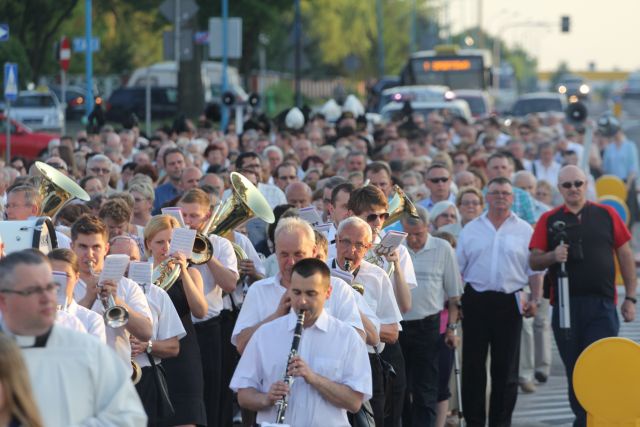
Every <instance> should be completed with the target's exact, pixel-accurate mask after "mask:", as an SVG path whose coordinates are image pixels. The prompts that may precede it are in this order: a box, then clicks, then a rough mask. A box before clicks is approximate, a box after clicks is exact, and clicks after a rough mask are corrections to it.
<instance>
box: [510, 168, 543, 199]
mask: <svg viewBox="0 0 640 427" xmlns="http://www.w3.org/2000/svg"><path fill="white" fill-rule="evenodd" d="M536 184H537V180H536V177H535V176H534V175H533V174H532V173H531V172H529V171H524V170H522V171H518V172H516V174H515V175H514V177H513V185H515V186H516V187H518V188H520V189H522V190H524V191H526V192H527V193H529V194H531V195H532V196H533V195H535V192H536Z"/></svg>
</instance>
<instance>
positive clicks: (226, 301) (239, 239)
mask: <svg viewBox="0 0 640 427" xmlns="http://www.w3.org/2000/svg"><path fill="white" fill-rule="evenodd" d="M233 238H234V239H235V243H236V245H238V246H240V247H241V248H242V250H243V251H244V253H245V254H246V255H247V259H249V260H251V261H253V265H254V266H255V268H256V273H258V274H260V275H261V276H262V277H265V269H264V264H263V262H262V258H260V256H259V255H258V252H257V251H256V249H255V248H254V247H253V244H252V243H251V240H249V238H248V237H247V236H245V235H244V234H242V233H238V232H237V231H234V232H233ZM236 258H237V256H236ZM238 261H240V260H238ZM247 290H248V286H243V284H241V283H238V286H236V290H235V291H233V302H234V304H235V305H236V307H238V306H240V305H242V302H243V301H244V295H245V293H246V292H247ZM222 302H223V305H224V309H225V310H232V309H233V306H232V304H231V295H225V296H224V298H223V299H222Z"/></svg>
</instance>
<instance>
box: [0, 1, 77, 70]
mask: <svg viewBox="0 0 640 427" xmlns="http://www.w3.org/2000/svg"><path fill="white" fill-rule="evenodd" d="M77 4H78V0H4V1H3V2H2V3H1V5H0V16H2V18H3V20H5V21H6V22H10V23H11V30H12V31H11V37H15V38H16V39H17V40H18V41H19V42H20V44H21V45H22V46H23V48H24V51H25V53H26V56H27V61H28V63H29V68H30V70H29V69H27V70H25V71H27V72H30V73H29V74H24V79H25V80H24V81H26V80H27V79H28V80H38V77H40V75H42V74H43V70H44V66H45V64H46V62H47V60H48V61H50V62H52V63H53V62H54V56H53V51H52V46H53V42H54V40H55V39H56V36H57V34H58V30H59V28H60V26H61V25H62V24H63V23H64V21H65V20H66V19H67V17H68V16H70V15H71V13H72V12H73V10H74V8H75V7H76V5H77Z"/></svg>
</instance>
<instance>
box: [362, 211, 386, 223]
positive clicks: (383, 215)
mask: <svg viewBox="0 0 640 427" xmlns="http://www.w3.org/2000/svg"><path fill="white" fill-rule="evenodd" d="M378 218H380V219H381V220H382V221H386V220H388V219H389V212H383V213H380V214H374V213H372V214H369V215H367V222H373V221H375V220H376V219H378Z"/></svg>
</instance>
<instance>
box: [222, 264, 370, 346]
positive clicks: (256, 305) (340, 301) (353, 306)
mask: <svg viewBox="0 0 640 427" xmlns="http://www.w3.org/2000/svg"><path fill="white" fill-rule="evenodd" d="M280 278H281V276H280V273H278V274H277V275H275V276H273V277H268V278H266V279H262V280H258V281H257V282H254V283H253V285H251V287H250V288H249V292H247V296H246V297H245V299H244V304H242V308H241V309H240V314H239V315H238V320H236V325H235V327H234V328H233V333H232V334H231V343H232V344H233V345H237V342H238V335H240V333H241V332H242V331H243V330H244V329H246V328H250V327H252V326H255V325H256V324H258V323H260V322H261V321H263V320H264V319H266V318H267V317H269V316H270V315H271V314H273V312H274V311H275V310H276V308H277V307H278V304H279V303H280V300H281V299H282V295H284V293H285V292H286V291H287V288H285V287H284V286H282V285H281V284H280ZM331 287H332V290H331V295H330V296H329V298H328V299H327V301H326V302H325V310H326V311H327V313H329V314H330V315H332V316H334V317H335V318H337V319H339V320H341V321H343V322H345V323H346V324H348V325H351V326H353V327H354V328H356V329H359V330H361V331H364V326H362V319H361V318H360V312H359V311H358V307H357V302H356V299H355V296H354V294H353V290H352V289H351V286H349V285H347V284H346V283H345V281H344V280H341V279H338V278H337V277H331Z"/></svg>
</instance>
